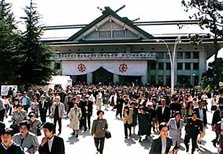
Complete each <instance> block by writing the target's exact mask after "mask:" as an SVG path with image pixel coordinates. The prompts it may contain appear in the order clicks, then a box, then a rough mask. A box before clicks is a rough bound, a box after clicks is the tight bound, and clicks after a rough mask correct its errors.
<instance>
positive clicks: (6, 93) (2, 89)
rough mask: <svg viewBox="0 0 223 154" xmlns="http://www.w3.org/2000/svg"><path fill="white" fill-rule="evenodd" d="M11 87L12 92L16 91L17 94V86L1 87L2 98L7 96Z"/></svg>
mask: <svg viewBox="0 0 223 154" xmlns="http://www.w3.org/2000/svg"><path fill="white" fill-rule="evenodd" d="M10 87H11V88H12V90H13V89H15V91H16V92H17V89H18V87H17V85H1V96H7V95H8V90H9V88H10Z"/></svg>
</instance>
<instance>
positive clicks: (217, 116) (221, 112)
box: [211, 104, 223, 147]
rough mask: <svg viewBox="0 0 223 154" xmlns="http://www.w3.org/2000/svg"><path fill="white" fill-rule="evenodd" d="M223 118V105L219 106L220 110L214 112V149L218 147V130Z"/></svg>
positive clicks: (212, 124)
mask: <svg viewBox="0 0 223 154" xmlns="http://www.w3.org/2000/svg"><path fill="white" fill-rule="evenodd" d="M222 117H223V104H219V109H218V110H216V111H215V112H214V114H213V117H212V123H211V126H212V130H214V131H215V133H216V137H215V139H214V140H212V142H213V145H214V147H216V146H217V145H216V144H217V142H218V137H219V134H220V131H219V129H217V128H218V126H219V124H220V123H221V118H222Z"/></svg>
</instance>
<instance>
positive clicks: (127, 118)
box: [123, 108, 133, 125]
mask: <svg viewBox="0 0 223 154" xmlns="http://www.w3.org/2000/svg"><path fill="white" fill-rule="evenodd" d="M132 115H133V109H131V108H130V109H129V114H127V112H126V111H125V110H124V111H123V122H124V124H126V122H127V123H128V124H129V125H130V124H132Z"/></svg>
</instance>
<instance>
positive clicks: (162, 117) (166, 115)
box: [156, 105, 170, 123]
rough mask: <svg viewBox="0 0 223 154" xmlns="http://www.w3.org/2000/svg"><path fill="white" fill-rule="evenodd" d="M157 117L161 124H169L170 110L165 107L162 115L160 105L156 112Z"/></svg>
mask: <svg viewBox="0 0 223 154" xmlns="http://www.w3.org/2000/svg"><path fill="white" fill-rule="evenodd" d="M156 115H157V119H158V121H159V123H161V122H168V121H169V120H170V108H169V107H168V106H165V109H164V112H163V114H162V106H161V105H160V106H159V107H158V108H157V110H156Z"/></svg>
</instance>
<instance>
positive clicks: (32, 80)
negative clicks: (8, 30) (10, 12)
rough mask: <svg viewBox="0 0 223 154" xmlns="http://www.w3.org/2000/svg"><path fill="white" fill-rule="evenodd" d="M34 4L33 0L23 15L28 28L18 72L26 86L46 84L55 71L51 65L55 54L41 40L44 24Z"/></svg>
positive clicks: (24, 34) (21, 48) (22, 44)
mask: <svg viewBox="0 0 223 154" xmlns="http://www.w3.org/2000/svg"><path fill="white" fill-rule="evenodd" d="M34 5H35V4H33V3H32V0H31V2H30V6H27V7H26V8H25V9H24V11H25V13H26V17H22V19H24V21H25V25H26V30H25V32H24V33H23V35H22V42H21V46H20V54H21V55H22V59H23V60H22V62H21V67H20V68H19V69H18V73H19V74H20V78H19V81H20V83H21V84H24V85H25V86H26V87H27V86H31V85H44V84H46V83H47V81H49V80H50V78H51V76H52V74H53V73H54V71H53V69H52V65H51V57H52V56H53V54H52V52H51V51H50V47H49V46H47V45H46V44H44V43H42V42H41V41H40V37H41V35H42V28H41V27H42V26H41V25H40V24H39V19H40V15H39V13H38V12H37V10H36V7H34Z"/></svg>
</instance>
